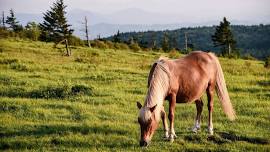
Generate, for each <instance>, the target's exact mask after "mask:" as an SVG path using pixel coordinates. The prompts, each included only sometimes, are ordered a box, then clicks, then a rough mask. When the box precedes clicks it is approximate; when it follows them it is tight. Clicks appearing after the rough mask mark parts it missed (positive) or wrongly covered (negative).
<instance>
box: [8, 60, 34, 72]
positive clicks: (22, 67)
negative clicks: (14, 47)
mask: <svg viewBox="0 0 270 152" xmlns="http://www.w3.org/2000/svg"><path fill="white" fill-rule="evenodd" d="M10 68H11V69H13V70H17V71H29V69H28V68H27V66H26V65H24V64H20V63H17V62H13V63H11V64H10Z"/></svg>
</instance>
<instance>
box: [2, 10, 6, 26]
mask: <svg viewBox="0 0 270 152" xmlns="http://www.w3.org/2000/svg"><path fill="white" fill-rule="evenodd" d="M2 27H3V28H6V25H5V12H4V11H3V12H2Z"/></svg>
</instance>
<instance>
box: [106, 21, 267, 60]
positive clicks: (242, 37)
mask: <svg viewBox="0 0 270 152" xmlns="http://www.w3.org/2000/svg"><path fill="white" fill-rule="evenodd" d="M231 29H232V32H233V35H234V37H235V40H236V42H237V46H236V47H237V48H238V49H239V51H240V53H241V54H242V55H245V54H251V55H252V56H254V57H256V58H259V59H263V58H266V57H268V56H270V25H254V26H244V25H232V26H231ZM164 33H166V34H167V35H168V38H169V43H170V47H171V48H177V49H180V50H183V49H184V46H185V33H187V37H188V43H189V44H190V45H193V47H194V49H195V50H196V49H197V50H211V51H214V52H219V48H215V47H214V45H213V42H212V40H211V35H213V34H214V33H215V26H212V27H190V28H181V29H177V30H167V31H148V32H129V33H122V34H121V35H120V39H121V40H122V41H124V42H128V41H129V40H130V39H131V38H133V39H134V40H136V41H137V42H138V43H139V44H140V45H141V46H144V47H151V45H152V44H153V42H155V43H156V47H161V44H162V41H163V37H164ZM107 39H109V40H113V36H112V37H109V38H107Z"/></svg>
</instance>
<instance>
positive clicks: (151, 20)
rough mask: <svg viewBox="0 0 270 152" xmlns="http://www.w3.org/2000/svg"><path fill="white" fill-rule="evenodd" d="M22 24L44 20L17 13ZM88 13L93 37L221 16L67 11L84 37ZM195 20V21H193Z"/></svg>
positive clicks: (172, 26)
mask: <svg viewBox="0 0 270 152" xmlns="http://www.w3.org/2000/svg"><path fill="white" fill-rule="evenodd" d="M15 15H16V17H17V19H18V20H19V21H20V23H21V24H23V25H26V23H27V22H29V21H35V22H38V23H40V22H42V20H43V18H42V17H43V15H42V13H40V14H27V13H17V14H15ZM84 16H87V18H88V21H89V24H90V27H89V30H90V37H91V38H92V39H93V38H96V37H97V35H100V36H101V37H107V36H110V35H113V34H115V33H116V32H117V31H118V30H119V31H120V32H132V31H136V32H138V31H148V30H154V31H157V30H166V29H168V30H173V29H177V28H181V27H196V26H210V25H217V24H219V21H218V20H212V21H203V20H198V19H197V20H195V19H192V18H190V17H188V16H185V14H181V15H175V14H160V13H156V12H155V13H153V12H148V11H145V10H142V9H137V8H129V9H125V10H121V11H117V12H114V13H111V14H100V13H95V12H91V11H86V10H81V9H74V10H71V11H69V12H68V13H67V18H68V22H69V24H71V25H72V28H74V29H75V32H74V34H75V35H77V36H79V37H81V38H84V36H83V35H84V33H83V32H82V31H81V30H82V29H83V25H82V22H83V20H84ZM191 20H192V21H191ZM231 23H232V24H245V25H251V24H256V23H252V22H248V21H240V20H232V21H231Z"/></svg>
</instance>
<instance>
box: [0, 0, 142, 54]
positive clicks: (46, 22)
mask: <svg viewBox="0 0 270 152" xmlns="http://www.w3.org/2000/svg"><path fill="white" fill-rule="evenodd" d="M66 7H67V6H66V5H65V4H64V1H63V0H56V1H55V3H53V5H52V6H51V8H50V10H47V11H46V12H45V13H43V15H44V16H43V22H42V23H36V22H29V23H27V25H26V26H22V25H21V24H20V22H19V21H18V20H17V18H16V15H15V12H14V10H13V9H10V12H9V14H8V15H5V14H4V12H2V15H1V19H0V21H1V23H0V38H8V37H18V38H21V39H28V40H32V41H43V42H54V43H55V45H54V47H56V46H57V45H58V44H65V48H66V55H68V56H70V55H71V48H72V47H71V46H84V47H95V48H99V49H122V50H133V51H139V50H141V48H140V46H139V45H138V44H137V43H132V44H130V45H128V44H126V43H123V42H121V41H120V40H119V41H113V42H112V41H109V40H104V39H101V38H100V37H98V38H97V39H95V40H91V41H90V40H89V35H88V31H89V30H88V21H87V17H86V16H85V17H84V22H83V25H84V29H83V32H84V33H85V38H86V40H82V39H80V38H79V37H76V36H74V35H73V31H74V30H73V29H72V26H71V25H70V24H68V21H67V19H66V11H65V8H66ZM118 34H119V33H118Z"/></svg>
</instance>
